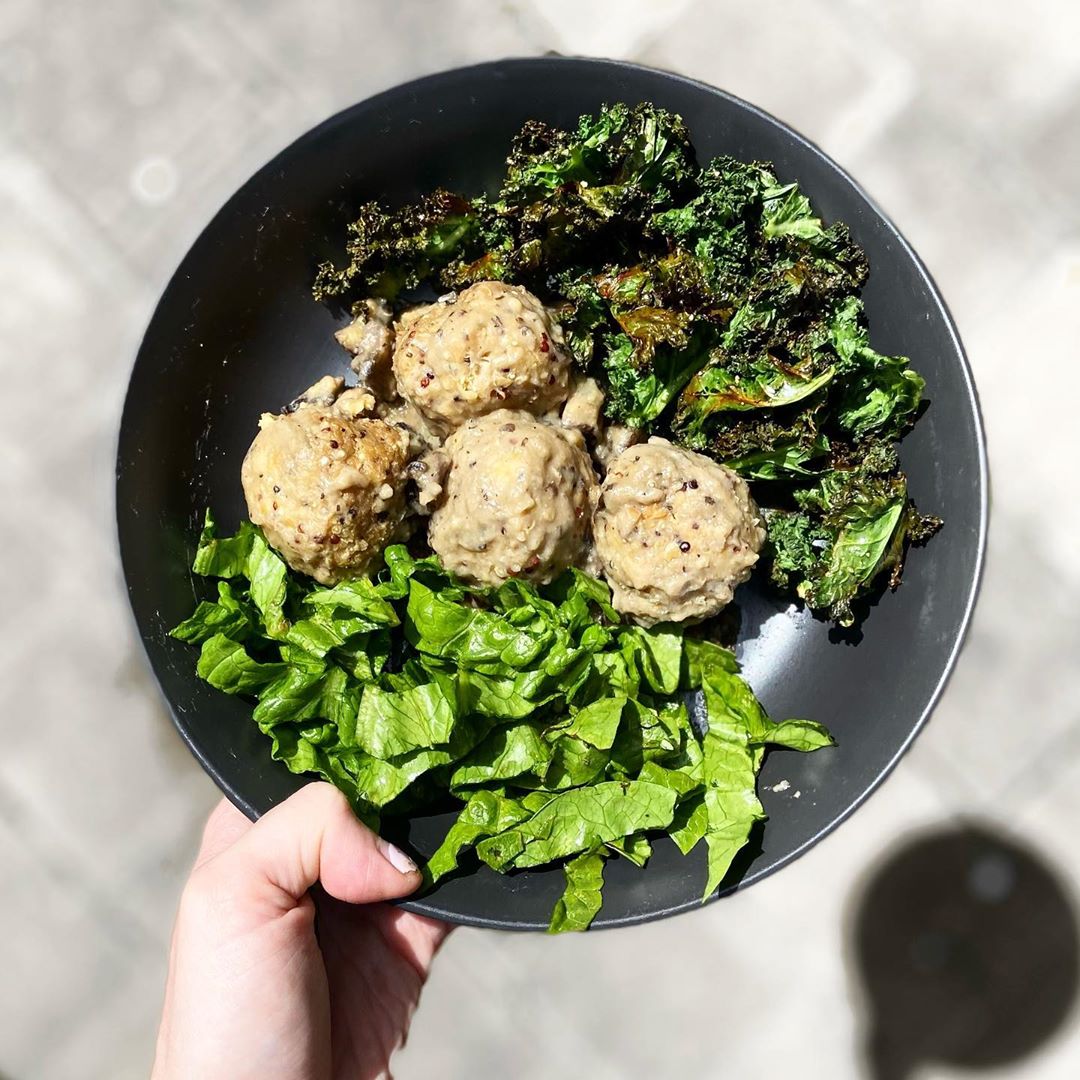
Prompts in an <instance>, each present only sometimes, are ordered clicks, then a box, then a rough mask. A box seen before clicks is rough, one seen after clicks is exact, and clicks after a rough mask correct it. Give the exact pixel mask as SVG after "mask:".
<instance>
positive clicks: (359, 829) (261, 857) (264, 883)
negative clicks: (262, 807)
mask: <svg viewBox="0 0 1080 1080" xmlns="http://www.w3.org/2000/svg"><path fill="white" fill-rule="evenodd" d="M205 869H206V870H207V871H209V872H210V873H211V874H212V875H213V876H214V877H215V878H217V879H218V880H219V882H221V883H222V884H228V885H229V886H230V887H231V888H232V889H250V890H253V891H255V892H261V891H262V890H263V889H270V890H272V891H275V892H278V893H279V894H280V900H281V902H282V906H283V907H286V908H288V907H291V906H293V904H295V903H296V902H297V901H298V900H300V898H301V897H302V896H303V895H304V894H305V893H306V892H307V891H308V889H310V888H311V887H312V886H313V885H314V884H315V883H316V882H321V884H322V887H323V889H325V890H326V892H328V893H329V894H330V895H331V896H334V897H336V898H337V899H338V900H345V901H347V902H348V903H350V904H365V903H372V902H374V901H377V900H390V899H394V898H396V897H400V896H406V895H407V894H408V893H411V892H412V891H413V890H414V889H415V888H416V887H417V886H418V885H419V884H420V872H419V870H417V868H416V865H415V863H413V861H412V860H411V859H410V858H409V857H408V856H407V855H406V854H405V853H404V852H403V851H400V850H399V849H398V848H396V847H394V846H393V844H390V843H389V842H387V841H386V840H383V839H382V838H381V837H379V836H376V835H375V833H373V832H372V831H371V830H370V829H369V828H368V827H367V826H366V825H364V824H362V823H361V822H360V821H358V820H357V818H356V815H355V814H354V813H353V812H352V808H351V807H350V806H349V802H348V800H347V799H346V798H345V796H344V795H343V794H342V793H341V792H340V791H338V790H337V788H335V787H333V786H332V785H330V784H326V783H314V784H308V785H307V786H306V787H303V788H301V790H300V791H298V792H296V794H295V795H293V796H291V797H290V798H289V799H287V800H286V801H285V802H283V803H281V804H280V805H279V806H275V807H274V809H273V810H270V811H269V812H268V813H266V814H264V815H263V817H261V818H260V819H259V820H258V821H257V822H255V824H254V825H253V826H252V827H251V828H250V829H248V830H247V832H245V833H244V834H243V835H242V836H241V837H240V838H239V839H238V840H237V841H236V843H234V844H233V845H232V846H231V847H229V848H227V849H226V850H224V851H222V852H220V853H219V854H217V855H215V856H214V857H213V858H212V859H210V860H209V862H208V863H206V864H205ZM222 878H224V879H225V881H222V880H221V879H222Z"/></svg>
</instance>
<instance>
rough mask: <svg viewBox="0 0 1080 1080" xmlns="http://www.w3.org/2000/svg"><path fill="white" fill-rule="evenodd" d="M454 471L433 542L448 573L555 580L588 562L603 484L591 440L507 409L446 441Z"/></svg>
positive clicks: (483, 579) (431, 533) (485, 580)
mask: <svg viewBox="0 0 1080 1080" xmlns="http://www.w3.org/2000/svg"><path fill="white" fill-rule="evenodd" d="M443 449H444V452H445V453H446V454H447V455H448V457H449V459H450V469H449V473H448V474H447V476H446V479H445V482H444V490H443V494H442V499H441V501H440V502H439V504H438V506H437V507H436V508H435V511H434V513H433V514H432V516H431V524H430V527H429V529H428V542H429V543H430V544H431V547H432V549H433V550H434V551H435V553H436V554H437V555H438V556H439V557H440V559H442V562H443V565H444V566H446V568H447V569H448V570H452V571H453V572H454V573H456V574H459V575H460V576H461V577H463V578H464V579H465V580H467V581H470V582H477V583H480V584H492V585H498V584H501V583H502V582H504V581H506V580H507V578H511V577H520V578H525V579H527V580H529V581H533V582H539V583H543V582H548V581H551V580H552V579H553V578H555V577H557V576H558V575H559V574H560V573H561V572H562V571H563V570H565V569H566V568H567V567H569V566H575V565H580V564H581V563H583V562H584V561H585V559H586V556H587V550H586V549H587V543H588V538H589V522H590V518H591V516H592V511H593V507H594V506H595V505H596V479H595V476H594V474H593V470H592V464H591V462H590V461H589V457H588V454H586V452H585V449H584V446H583V443H582V440H581V436H580V434H578V433H577V432H574V431H569V430H566V429H563V428H561V427H556V426H554V425H552V424H547V423H544V422H543V421H540V420H537V419H536V418H535V417H534V416H532V415H530V414H529V413H526V412H520V411H510V410H506V409H502V410H500V411H498V412H493V413H489V414H488V415H487V416H482V417H477V418H476V419H473V420H469V421H467V422H466V423H465V424H464V425H462V426H461V427H459V428H458V429H457V431H455V432H454V433H453V435H451V436H450V438H449V439H447V441H446V446H445V447H444V448H443Z"/></svg>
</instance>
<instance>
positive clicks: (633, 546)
mask: <svg viewBox="0 0 1080 1080" xmlns="http://www.w3.org/2000/svg"><path fill="white" fill-rule="evenodd" d="M593 535H594V539H595V543H596V551H597V554H598V555H599V557H600V562H601V564H602V565H603V569H604V574H605V576H606V577H607V580H608V584H609V585H610V586H611V592H612V603H613V604H614V605H615V607H616V608H617V609H618V610H619V611H622V612H624V613H625V614H627V615H631V616H633V617H634V618H635V619H636V620H637V621H638V622H640V623H643V624H645V625H646V626H651V625H652V624H653V623H657V622H665V621H672V622H685V621H698V620H701V619H705V618H708V617H709V616H710V615H715V614H716V613H717V612H718V611H719V610H720V609H721V608H722V607H724V605H725V604H727V603H728V602H729V601H730V600H731V597H732V593H733V592H734V591H735V588H736V586H738V585H740V584H742V582H744V581H745V580H746V579H747V578H748V577H749V576H750V570H751V568H752V567H753V565H754V564H755V563H756V562H757V559H758V552H759V551H760V550H761V545H762V543H763V542H764V540H765V530H764V529H763V528H762V527H761V519H760V515H759V513H758V509H757V507H756V506H755V505H754V501H753V499H751V497H750V492H749V489H748V488H747V486H746V483H745V481H744V480H743V479H742V478H741V477H739V476H738V475H736V474H735V473H733V472H732V471H731V470H730V469H727V468H725V467H724V466H723V465H718V464H717V463H716V462H715V461H711V460H710V459H709V458H706V457H702V456H701V455H700V454H695V453H693V452H691V451H689V450H683V449H681V448H680V447H677V446H672V445H671V443H669V442H668V441H667V440H666V439H656V438H653V439H650V440H649V441H648V442H647V443H646V444H644V445H642V446H632V447H630V448H629V449H627V450H624V451H623V452H622V453H621V454H619V455H618V457H616V458H615V459H614V460H612V462H611V463H610V465H609V467H608V472H607V477H606V479H605V480H604V483H603V486H602V487H601V489H600V502H599V505H598V507H597V510H596V513H595V514H594V515H593Z"/></svg>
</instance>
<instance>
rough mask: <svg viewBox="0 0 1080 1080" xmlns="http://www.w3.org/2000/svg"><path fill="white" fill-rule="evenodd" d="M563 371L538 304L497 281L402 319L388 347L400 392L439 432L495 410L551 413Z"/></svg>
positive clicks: (561, 354)
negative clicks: (391, 345)
mask: <svg viewBox="0 0 1080 1080" xmlns="http://www.w3.org/2000/svg"><path fill="white" fill-rule="evenodd" d="M569 365H570V360H569V356H568V355H567V354H566V352H565V351H564V350H563V348H562V331H561V330H560V329H559V327H558V326H557V325H556V324H555V323H553V322H552V321H551V319H550V318H549V316H548V313H547V311H546V310H545V309H544V306H543V304H541V303H540V301H539V300H537V299H536V297H535V296H533V295H532V294H531V293H529V292H526V291H525V290H524V289H523V288H521V287H520V286H518V285H503V284H502V283H501V282H498V281H481V282H478V283H477V284H475V285H472V286H470V287H469V288H468V289H466V290H465V291H464V292H462V293H461V294H460V295H458V296H457V297H456V298H455V299H452V300H440V301H439V302H438V303H435V304H429V305H428V306H426V307H423V308H417V309H414V310H413V311H410V312H406V313H405V315H403V316H402V318H401V320H400V322H399V324H398V328H397V336H396V339H395V345H394V378H395V380H396V382H397V388H398V393H399V394H401V396H402V397H403V398H405V399H406V400H408V401H411V402H412V403H413V404H414V405H415V406H416V407H417V408H418V409H419V410H420V411H421V412H422V413H423V414H424V415H425V416H426V417H427V418H428V419H429V420H431V421H432V422H433V423H435V424H437V425H439V426H441V427H442V428H443V429H444V430H450V429H452V428H455V427H458V426H459V425H461V424H463V423H464V422H465V421H466V420H468V419H470V418H471V417H474V416H482V415H484V414H485V413H490V412H494V411H495V410H496V409H502V408H506V409H526V410H528V411H529V412H532V413H537V414H540V413H544V412H547V411H549V410H551V409H554V408H555V407H556V406H557V405H559V404H560V403H561V402H563V401H565V400H566V395H567V393H568V390H569Z"/></svg>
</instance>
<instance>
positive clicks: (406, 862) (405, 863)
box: [375, 836, 416, 874]
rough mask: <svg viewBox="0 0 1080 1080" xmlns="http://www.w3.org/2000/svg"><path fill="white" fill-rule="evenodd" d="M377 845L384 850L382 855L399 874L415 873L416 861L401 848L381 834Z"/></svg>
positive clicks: (380, 849)
mask: <svg viewBox="0 0 1080 1080" xmlns="http://www.w3.org/2000/svg"><path fill="white" fill-rule="evenodd" d="M375 846H376V847H377V848H378V849H379V851H380V852H382V856H383V858H384V859H386V861H387V862H388V863H389V864H390V865H391V866H392V867H393V868H394V869H395V870H396V871H397V872H398V873H399V874H415V873H416V863H414V862H413V861H412V859H410V858H409V856H408V855H406V854H405V852H404V851H402V850H401V848H397V847H394V845H393V844H391V843H390V841H389V840H384V839H383V838H382V837H381V836H380V837H378V839H377V840H376V841H375Z"/></svg>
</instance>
